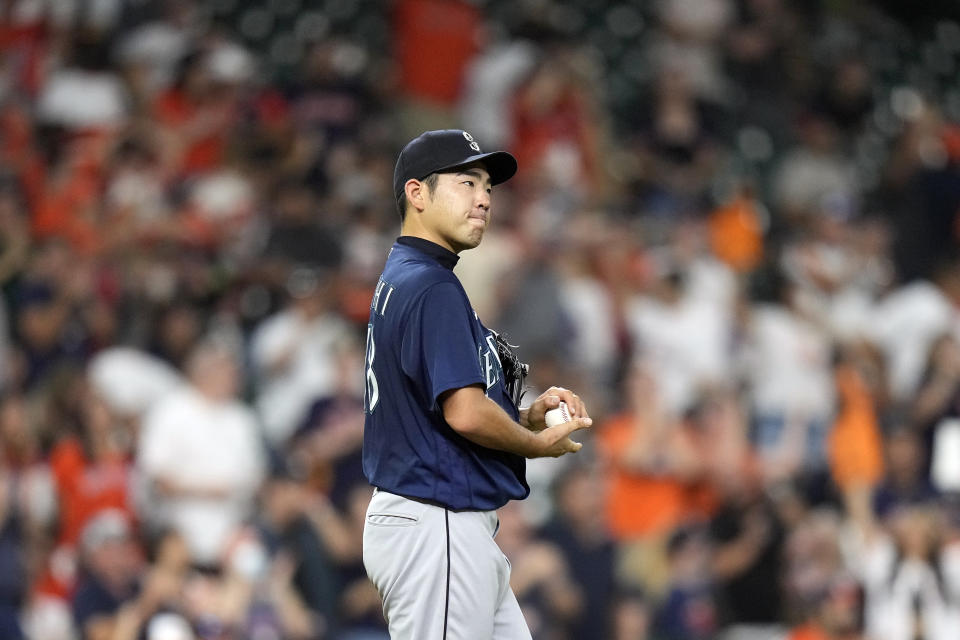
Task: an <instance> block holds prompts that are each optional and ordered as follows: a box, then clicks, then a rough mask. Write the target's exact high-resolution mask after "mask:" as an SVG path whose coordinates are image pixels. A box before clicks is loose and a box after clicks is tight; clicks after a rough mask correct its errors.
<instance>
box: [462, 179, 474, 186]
mask: <svg viewBox="0 0 960 640" xmlns="http://www.w3.org/2000/svg"><path fill="white" fill-rule="evenodd" d="M463 184H465V185H467V186H468V187H472V186H473V180H464V181H463Z"/></svg>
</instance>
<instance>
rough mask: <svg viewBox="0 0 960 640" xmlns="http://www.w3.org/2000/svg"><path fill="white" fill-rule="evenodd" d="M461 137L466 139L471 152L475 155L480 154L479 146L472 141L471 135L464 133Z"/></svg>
mask: <svg viewBox="0 0 960 640" xmlns="http://www.w3.org/2000/svg"><path fill="white" fill-rule="evenodd" d="M463 137H464V138H466V139H467V142H469V143H470V148H471V149H473V150H474V151H476V152H477V153H480V145H479V144H477V143H476V141H475V140H474V139H473V136H472V135H470V134H469V133H467V132H466V131H464V132H463Z"/></svg>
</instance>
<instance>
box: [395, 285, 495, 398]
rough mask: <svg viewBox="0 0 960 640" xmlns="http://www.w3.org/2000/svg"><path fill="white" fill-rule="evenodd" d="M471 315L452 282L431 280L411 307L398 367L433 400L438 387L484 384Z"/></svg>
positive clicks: (438, 389)
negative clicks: (429, 285) (431, 283)
mask: <svg viewBox="0 0 960 640" xmlns="http://www.w3.org/2000/svg"><path fill="white" fill-rule="evenodd" d="M477 344H478V338H477V336H475V334H474V315H473V310H472V309H471V308H470V304H469V302H468V301H467V299H466V296H465V295H464V294H463V292H462V291H461V290H460V289H459V288H458V287H457V286H456V285H455V284H453V283H452V282H441V283H439V284H435V285H433V286H431V287H430V288H429V289H427V291H426V292H424V294H423V296H422V298H421V301H420V304H419V305H417V306H416V307H414V309H413V310H412V311H411V314H410V317H409V318H408V320H407V325H406V327H405V329H404V332H403V343H402V345H401V353H400V359H401V366H402V367H403V372H404V373H405V374H406V375H407V376H409V377H410V378H411V379H413V380H414V381H415V382H416V383H417V384H418V385H419V386H420V388H421V390H422V391H423V393H424V394H425V395H426V396H427V397H429V399H431V400H432V401H433V402H434V407H436V400H437V398H438V397H439V396H440V394H442V393H443V392H444V391H449V390H450V389H460V388H462V387H468V386H471V385H475V384H485V382H486V379H485V378H484V375H483V370H482V369H481V367H480V359H479V356H478V351H477V349H478V346H477Z"/></svg>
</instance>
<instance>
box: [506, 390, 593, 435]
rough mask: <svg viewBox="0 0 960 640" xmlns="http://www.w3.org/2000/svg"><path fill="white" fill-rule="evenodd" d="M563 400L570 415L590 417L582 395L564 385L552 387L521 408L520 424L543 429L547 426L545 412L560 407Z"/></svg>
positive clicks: (533, 429)
mask: <svg viewBox="0 0 960 640" xmlns="http://www.w3.org/2000/svg"><path fill="white" fill-rule="evenodd" d="M561 402H565V403H567V408H568V409H569V411H570V417H572V418H589V417H590V415H589V414H588V413H587V407H586V405H584V404H583V400H581V399H580V396H578V395H577V394H575V393H574V392H573V391H570V390H569V389H564V388H563V387H550V388H549V389H547V390H546V391H544V392H543V393H541V394H540V395H539V396H538V397H537V399H536V400H534V401H533V403H532V404H531V405H530V406H529V407H527V408H525V409H520V420H519V422H520V424H521V425H523V426H524V427H526V428H527V429H530V430H531V431H542V430H543V429H545V428H546V426H547V425H546V422H545V421H544V418H543V416H544V414H546V413H547V411H550V410H551V409H556V408H557V407H559V406H560V403H561Z"/></svg>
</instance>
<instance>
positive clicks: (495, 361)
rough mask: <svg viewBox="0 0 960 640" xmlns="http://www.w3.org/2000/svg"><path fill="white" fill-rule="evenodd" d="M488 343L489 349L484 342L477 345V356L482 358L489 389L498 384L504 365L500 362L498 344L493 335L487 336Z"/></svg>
mask: <svg viewBox="0 0 960 640" xmlns="http://www.w3.org/2000/svg"><path fill="white" fill-rule="evenodd" d="M486 343H487V344H486V346H487V347H488V348H487V349H484V348H483V347H484V345H482V344H481V345H479V346H478V347H477V357H478V358H479V359H480V366H481V367H483V374H484V378H485V380H486V384H487V389H489V388H490V387H492V386H493V385H495V384H497V381H498V380H499V379H500V371H502V365H501V364H500V355H499V354H498V353H497V345H496V343H495V342H494V341H493V336H487V337H486Z"/></svg>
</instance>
